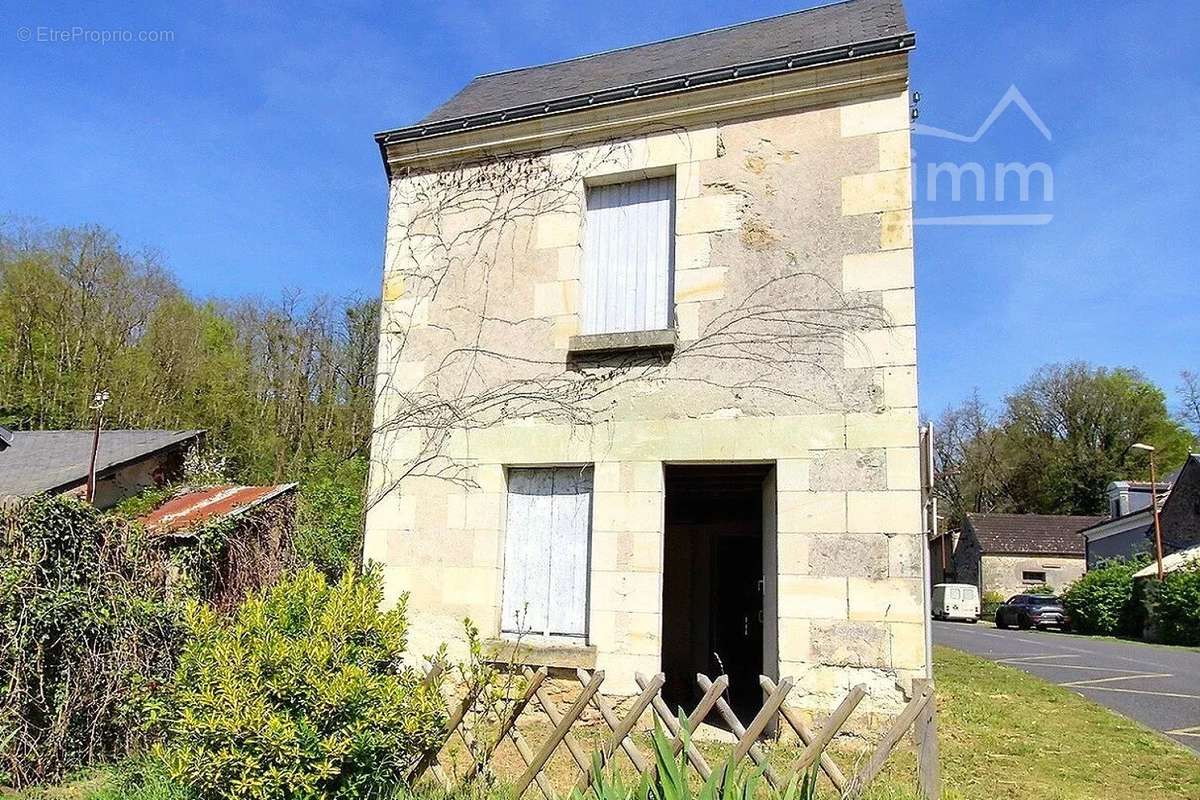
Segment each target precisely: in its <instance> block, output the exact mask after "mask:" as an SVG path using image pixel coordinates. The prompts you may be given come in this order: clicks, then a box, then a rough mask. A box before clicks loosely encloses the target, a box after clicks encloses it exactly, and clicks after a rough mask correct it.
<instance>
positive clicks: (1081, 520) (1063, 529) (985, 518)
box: [967, 514, 1105, 557]
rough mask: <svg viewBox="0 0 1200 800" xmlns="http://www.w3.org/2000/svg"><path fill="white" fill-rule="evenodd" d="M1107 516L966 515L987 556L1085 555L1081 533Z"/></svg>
mask: <svg viewBox="0 0 1200 800" xmlns="http://www.w3.org/2000/svg"><path fill="white" fill-rule="evenodd" d="M1104 519H1105V518H1104V517H1076V516H1067V515H1062V514H967V522H968V524H969V525H970V526H971V528H972V529H973V530H974V531H975V536H976V538H977V539H978V540H979V546H980V548H981V549H982V551H983V554H984V555H1021V554H1026V553H1037V554H1041V555H1062V556H1081V557H1082V556H1083V555H1084V549H1083V548H1084V539H1083V537H1082V536H1080V535H1079V532H1080V531H1081V530H1083V529H1084V528H1087V527H1090V526H1092V525H1095V524H1096V523H1098V522H1101V521H1102V520H1104Z"/></svg>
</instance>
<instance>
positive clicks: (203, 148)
mask: <svg viewBox="0 0 1200 800" xmlns="http://www.w3.org/2000/svg"><path fill="white" fill-rule="evenodd" d="M814 4H815V3H813V2H811V0H792V1H791V2H775V1H774V0H772V1H771V2H742V3H736V4H734V3H727V2H724V3H721V2H705V1H703V0H701V1H700V2H695V1H694V0H693V1H692V2H686V3H685V2H682V1H681V0H671V2H666V3H656V4H647V3H645V2H633V1H632V0H605V1H604V2H591V0H573V1H572V2H569V3H568V2H545V1H543V0H524V1H523V2H520V1H519V2H489V3H479V4H476V3H466V2H458V1H457V0H451V1H450V2H441V3H432V2H420V3H417V2H389V3H386V4H384V3H368V2H322V3H311V4H310V3H292V4H289V5H288V7H286V8H285V7H284V6H283V5H281V4H280V5H276V4H269V3H259V4H249V3H246V4H243V3H233V2H230V3H220V2H215V3H207V4H195V5H193V4H188V6H190V7H188V8H187V11H186V13H185V12H184V8H185V6H184V5H178V6H173V4H163V3H157V2H147V3H138V2H126V3H122V4H120V7H119V8H118V7H116V6H117V4H113V3H107V2H105V3H81V2H72V3H41V4H38V3H32V4H23V6H24V7H22V8H16V7H15V5H16V4H6V7H5V8H4V9H3V10H0V65H2V66H0V112H2V113H0V215H2V214H12V215H16V216H20V217H33V218H37V219H40V220H42V221H44V222H46V223H49V224H53V225H74V224H79V223H85V222H96V223H100V224H102V225H105V226H107V227H109V228H111V229H113V230H114V231H116V232H118V233H119V234H120V235H121V236H122V237H124V239H125V240H126V241H127V242H128V243H129V244H130V245H131V246H132V247H134V248H141V247H147V248H153V249H157V250H158V251H160V252H161V253H162V254H164V255H165V257H166V260H167V262H168V264H169V265H170V266H171V267H172V269H173V270H174V271H175V272H176V274H177V275H178V276H179V278H180V280H181V281H182V282H183V284H184V285H185V286H186V287H187V288H188V289H189V290H191V291H192V292H194V293H195V294H197V295H200V296H206V295H221V296H234V295H240V294H261V295H266V296H271V295H274V294H275V293H277V292H278V290H279V288H280V287H285V286H286V287H299V288H303V289H305V290H308V291H312V292H326V293H331V294H337V295H342V294H369V293H373V292H375V291H376V288H377V285H378V281H379V270H380V263H381V259H382V235H383V228H384V211H385V183H384V178H383V171H382V167H381V165H380V161H379V155H378V151H377V149H376V147H375V144H374V142H373V141H372V139H371V134H372V133H374V132H375V131H377V130H380V129H384V128H389V127H396V126H399V125H402V124H404V123H407V122H410V121H414V120H416V119H418V118H419V117H420V116H422V115H423V114H424V113H425V112H426V111H428V110H429V109H431V108H432V107H433V106H435V105H436V104H437V103H438V102H440V101H441V100H442V99H444V98H446V97H448V96H449V95H450V94H452V93H453V92H454V91H455V90H456V89H457V88H459V87H460V86H461V85H462V84H464V83H466V81H467V80H468V79H469V78H470V77H471V76H473V75H475V74H477V73H481V72H490V71H495V70H499V69H505V68H509V67H516V66H523V65H527V64H534V63H540V62H545V61H551V60H556V59H561V58H567V57H571V56H574V55H579V54H583V53H586V52H592V51H596V50H604V49H609V48H613V47H620V46H624V45H629V44H636V43H641V42H646V41H652V40H655V39H660V38H664V37H668V36H674V35H679V34H684V33H689V32H692V31H696V30H701V29H705V28H710V27H714V26H719V25H725V24H730V23H734V22H739V21H743V20H746V19H752V18H756V17H762V16H769V15H772V14H778V13H783V12H786V11H791V10H795V9H796V8H800V7H806V6H810V5H814ZM907 9H908V14H909V19H910V22H911V23H912V25H913V27H914V28H915V29H916V31H917V42H918V47H917V52H916V54H915V56H914V59H913V70H912V72H913V88H914V89H917V90H919V91H920V92H921V102H920V106H919V107H920V114H921V116H920V120H919V121H920V123H922V124H924V125H928V126H933V127H937V128H941V129H945V130H949V131H955V132H959V133H964V134H970V133H974V132H975V131H976V129H977V128H978V127H979V125H980V124H981V123H982V122H983V120H984V119H985V118H986V117H987V116H988V114H989V113H990V112H991V110H992V109H993V107H994V106H995V104H996V103H997V101H999V100H1000V98H1001V97H1003V96H1004V94H1005V92H1006V91H1007V90H1008V89H1009V87H1010V86H1015V87H1017V89H1018V90H1019V91H1020V92H1021V94H1022V96H1023V97H1025V98H1026V99H1027V101H1028V103H1029V105H1030V107H1031V108H1032V109H1033V110H1034V111H1035V112H1036V114H1037V115H1038V117H1040V119H1041V120H1043V121H1044V124H1045V126H1046V128H1047V129H1048V130H1049V132H1050V134H1051V138H1050V140H1048V141H1047V140H1046V138H1045V137H1044V136H1043V135H1042V133H1041V132H1039V130H1038V129H1037V127H1036V126H1035V125H1033V124H1032V123H1031V122H1030V120H1029V119H1027V118H1026V117H1025V115H1024V114H1022V113H1021V112H1020V111H1019V110H1018V109H1016V108H1015V107H1014V108H1009V109H1008V111H1007V112H1006V113H1005V114H1003V115H1002V116H1001V117H1000V118H999V119H997V121H996V123H995V124H994V125H993V126H992V127H991V128H990V129H989V130H988V131H987V133H986V134H985V136H984V137H983V138H981V139H980V140H979V141H978V142H975V143H963V142H957V141H952V140H950V139H945V138H938V137H931V136H917V137H915V138H914V148H915V151H916V162H915V166H914V169H915V172H916V175H917V189H916V192H917V211H916V214H917V216H918V218H925V219H928V218H931V217H944V216H951V215H955V216H962V215H977V214H990V215H995V214H1019V213H1026V212H1030V213H1038V214H1049V215H1050V216H1051V220H1050V222H1049V223H1048V224H1045V225H1039V226H978V225H966V226H962V225H959V226H939V225H920V226H918V229H917V234H916V248H917V276H918V277H917V280H918V314H919V328H918V332H919V333H918V335H919V342H920V356H919V357H920V379H921V399H922V408H923V410H924V411H925V412H927V413H929V412H936V411H937V410H939V409H940V408H941V407H943V406H944V405H946V404H947V403H951V402H956V401H957V400H959V399H960V398H962V397H963V396H965V395H966V394H967V393H969V392H970V391H971V389H972V388H973V387H979V389H980V391H981V393H982V394H983V396H984V397H985V398H988V399H992V400H996V399H998V398H999V397H1001V396H1002V395H1003V394H1004V392H1006V391H1008V390H1009V389H1011V388H1012V387H1013V386H1015V385H1017V384H1019V383H1020V382H1022V381H1023V380H1024V379H1025V378H1026V377H1027V376H1028V375H1029V373H1030V372H1031V371H1032V370H1033V369H1034V368H1035V367H1037V366H1038V365H1040V364H1043V363H1047V362H1051V361H1060V360H1069V359H1086V360H1089V361H1092V362H1094V363H1098V364H1105V365H1113V366H1115V365H1136V366H1138V367H1140V368H1141V369H1143V370H1144V371H1145V372H1146V373H1147V374H1148V375H1149V376H1150V377H1151V378H1153V379H1154V380H1156V381H1157V382H1159V383H1160V384H1161V385H1163V386H1164V388H1166V389H1167V390H1168V391H1170V390H1172V389H1173V387H1174V386H1175V384H1176V383H1177V374H1178V372H1179V370H1181V369H1187V368H1191V369H1200V348H1197V342H1200V315H1198V314H1197V313H1196V312H1197V309H1200V264H1198V263H1197V253H1198V252H1200V233H1198V231H1200V189H1198V187H1200V166H1198V165H1200V135H1198V134H1197V130H1200V57H1198V56H1197V55H1196V50H1195V47H1194V41H1195V40H1196V38H1197V36H1198V35H1200V16H1197V15H1195V14H1194V13H1191V12H1190V11H1189V9H1188V4H1185V3H1167V2H1161V3H1129V2H1120V3H1117V2H1109V3H1088V4H1086V6H1085V5H1084V4H1077V3H1068V2H1054V3H1037V4H1033V3H984V2H971V3H968V2H958V3H952V2H923V1H922V0H910V2H909V3H908V5H907ZM1085 9H1086V10H1085ZM76 26H78V27H79V28H82V29H86V30H89V31H111V30H128V31H132V32H133V36H135V37H136V36H137V35H138V33H137V32H139V31H149V32H157V31H169V32H171V34H172V37H173V40H172V41H167V42H162V41H160V42H138V41H132V42H109V43H100V42H88V41H78V40H75V41H71V40H69V39H68V41H62V42H51V41H46V39H48V38H50V37H52V36H54V35H55V34H54V31H63V30H65V31H67V32H68V33H67V34H66V35H67V36H68V37H69V36H70V33H69V31H70V29H71V28H73V27H76ZM26 35H28V37H29V39H30V40H29V41H22V40H21V39H22V37H23V36H26ZM89 35H91V34H89ZM940 162H950V163H955V164H965V163H968V162H975V163H979V164H980V165H981V166H982V167H983V168H984V169H986V170H987V173H988V181H989V182H988V183H986V184H985V200H984V201H983V202H977V201H975V200H974V199H970V200H967V201H962V202H958V203H954V202H951V201H949V200H947V198H946V194H948V184H938V196H937V197H936V198H935V199H933V200H930V199H929V197H928V186H927V180H926V175H927V172H926V170H927V169H928V166H927V165H928V164H930V163H940ZM998 162H1020V163H1023V164H1032V163H1035V162H1043V163H1045V164H1046V165H1048V167H1049V168H1050V170H1051V171H1052V174H1053V197H1052V199H1051V200H1049V201H1045V200H1043V199H1042V193H1041V184H1040V183H1039V178H1036V177H1035V178H1034V179H1033V183H1032V186H1033V192H1032V194H1033V196H1034V199H1033V200H1031V201H1030V202H1029V203H1021V202H1019V201H1014V200H1013V199H1012V195H1013V194H1014V192H1013V189H1014V188H1015V184H1012V185H1010V189H1009V199H1008V200H1007V201H1004V202H998V201H996V200H994V199H993V195H994V193H995V185H994V181H993V180H992V177H991V174H992V169H993V168H994V167H993V165H994V164H995V163H998ZM943 180H946V179H945V178H943ZM968 186H969V184H968ZM968 195H970V196H971V197H973V196H974V195H973V192H968Z"/></svg>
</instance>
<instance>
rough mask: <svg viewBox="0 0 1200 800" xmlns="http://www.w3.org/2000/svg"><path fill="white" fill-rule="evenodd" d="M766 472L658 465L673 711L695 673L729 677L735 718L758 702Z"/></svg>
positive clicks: (686, 703)
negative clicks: (663, 487) (662, 486)
mask: <svg viewBox="0 0 1200 800" xmlns="http://www.w3.org/2000/svg"><path fill="white" fill-rule="evenodd" d="M770 470H771V466H770V465H766V464H720V465H707V464H706V465H679V466H673V465H668V466H667V467H666V473H665V478H666V537H665V538H666V541H665V545H666V548H665V558H664V565H663V672H664V673H666V676H667V683H666V685H665V686H664V688H663V691H664V694H665V696H666V698H667V701H668V702H669V703H670V705H671V710H672V711H676V710H677V709H678V708H679V707H681V706H682V707H684V708H685V710H689V711H690V709H691V708H692V707H693V706H694V704H695V703H696V702H697V701H698V700H699V698H700V694H701V692H700V690H699V688H698V687H697V685H696V673H698V672H702V673H704V674H705V675H708V676H709V677H710V678H714V679H715V678H716V677H717V676H718V675H722V674H724V675H728V676H729V700H730V705H732V706H733V709H734V711H735V712H736V713H737V714H738V716H739V717H741V718H742V719H743V720H744V721H748V720H749V719H751V718H752V717H753V716H754V714H755V713H756V712H757V711H758V709H759V708H760V707H761V706H762V689H761V688H760V687H759V684H758V676H759V675H761V674H763V672H764V670H763V638H764V633H763V630H764V624H763V619H764V614H763V606H764V596H763V595H764V584H765V581H764V578H765V575H764V569H763V564H764V558H763V552H764V550H763V504H764V489H763V486H764V481H765V480H766V478H767V476H768V475H769V474H770ZM709 722H712V723H716V722H717V718H716V716H715V715H714V716H713V717H712V718H710V720H709Z"/></svg>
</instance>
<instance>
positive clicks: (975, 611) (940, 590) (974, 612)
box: [932, 583, 979, 622]
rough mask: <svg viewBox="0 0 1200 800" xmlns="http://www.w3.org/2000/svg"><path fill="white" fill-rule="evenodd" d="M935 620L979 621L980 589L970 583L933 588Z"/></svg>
mask: <svg viewBox="0 0 1200 800" xmlns="http://www.w3.org/2000/svg"><path fill="white" fill-rule="evenodd" d="M932 601H933V618H934V619H965V620H966V621H967V622H978V621H979V589H977V588H975V587H974V586H972V585H971V584H969V583H939V584H936V585H935V586H934V587H933V597H932Z"/></svg>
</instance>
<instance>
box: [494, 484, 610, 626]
mask: <svg viewBox="0 0 1200 800" xmlns="http://www.w3.org/2000/svg"><path fill="white" fill-rule="evenodd" d="M591 520H592V471H591V469H590V468H580V467H555V468H550V469H512V470H509V473H508V521H507V526H506V529H505V538H504V602H503V610H502V614H503V617H502V620H501V630H503V631H504V632H505V633H510V634H532V635H538V636H573V637H581V638H582V637H586V635H587V610H588V566H589V564H588V562H589V552H590V550H591V546H590V542H591V526H592V522H591Z"/></svg>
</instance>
